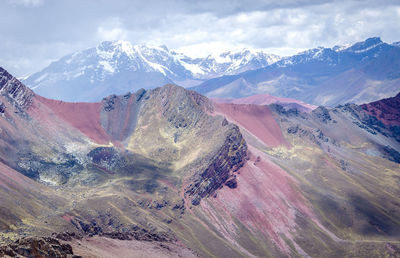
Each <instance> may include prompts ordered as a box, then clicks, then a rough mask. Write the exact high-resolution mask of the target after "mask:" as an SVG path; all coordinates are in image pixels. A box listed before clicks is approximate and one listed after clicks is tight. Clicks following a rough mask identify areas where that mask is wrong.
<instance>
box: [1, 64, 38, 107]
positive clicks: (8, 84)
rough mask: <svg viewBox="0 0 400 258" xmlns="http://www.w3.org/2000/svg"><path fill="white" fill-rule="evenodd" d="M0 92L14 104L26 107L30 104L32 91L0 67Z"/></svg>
mask: <svg viewBox="0 0 400 258" xmlns="http://www.w3.org/2000/svg"><path fill="white" fill-rule="evenodd" d="M0 94H1V95H3V96H7V97H8V98H9V99H10V100H11V101H12V102H13V103H14V105H15V106H18V107H19V108H21V109H26V108H28V107H29V106H30V105H31V104H32V99H33V96H34V93H33V92H32V91H31V90H30V89H29V88H27V87H25V86H24V85H23V84H22V83H21V82H20V81H18V80H17V79H16V78H15V77H13V76H12V75H11V74H9V73H8V72H7V71H6V70H4V69H3V68H1V67H0Z"/></svg>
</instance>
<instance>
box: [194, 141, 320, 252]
mask: <svg viewBox="0 0 400 258" xmlns="http://www.w3.org/2000/svg"><path fill="white" fill-rule="evenodd" d="M249 150H250V152H251V153H252V155H251V158H250V160H249V161H248V162H247V163H246V165H245V166H244V167H243V168H242V169H241V170H240V174H239V175H238V176H237V181H238V185H237V188H235V189H230V188H228V187H224V188H222V189H221V190H219V191H218V195H217V197H216V198H209V199H207V201H206V202H202V203H201V207H202V210H203V211H204V213H205V214H206V215H207V217H209V218H210V220H211V222H212V224H213V225H215V226H216V227H217V228H218V229H219V230H220V231H221V233H222V234H223V235H224V237H225V238H226V239H227V240H229V241H230V242H231V243H232V244H235V239H236V238H237V235H235V234H236V233H235V232H238V227H236V226H235V223H234V220H233V219H232V218H236V219H238V220H239V221H240V222H241V223H242V224H243V225H245V226H246V227H247V228H248V229H249V230H250V231H252V232H253V233H255V234H257V232H259V233H262V234H264V235H265V236H266V237H267V238H268V239H271V240H272V242H273V243H274V244H275V245H276V246H277V247H278V248H279V249H280V250H281V251H283V252H286V253H289V249H290V248H289V246H288V245H287V243H285V241H284V238H282V235H284V236H285V237H286V238H288V239H293V234H294V232H295V228H296V221H295V220H296V216H298V215H300V214H301V215H300V216H302V217H307V218H309V219H311V220H314V221H316V219H315V216H314V214H313V212H312V210H311V209H310V208H309V207H308V203H307V201H306V200H305V198H304V197H303V196H302V194H301V193H300V192H299V191H298V190H297V189H296V187H295V185H296V181H295V179H293V178H292V177H291V176H290V175H289V174H288V173H287V172H286V171H284V170H283V169H281V168H280V167H279V166H277V165H275V164H274V163H273V162H272V161H270V160H269V159H268V157H267V155H265V154H264V153H263V152H261V151H259V150H257V149H255V148H254V147H251V146H250V147H249ZM215 214H220V215H221V214H223V216H222V217H221V216H216V215H215ZM221 218H223V219H221ZM293 243H294V242H293ZM295 248H296V250H297V252H299V253H302V252H303V251H302V250H301V248H300V247H299V246H295Z"/></svg>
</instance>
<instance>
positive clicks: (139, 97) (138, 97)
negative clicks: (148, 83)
mask: <svg viewBox="0 0 400 258" xmlns="http://www.w3.org/2000/svg"><path fill="white" fill-rule="evenodd" d="M144 94H146V90H145V89H143V88H142V89H139V90H138V91H137V92H136V102H138V101H140V100H141V99H142V97H143V96H144Z"/></svg>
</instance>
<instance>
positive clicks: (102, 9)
mask: <svg viewBox="0 0 400 258" xmlns="http://www.w3.org/2000/svg"><path fill="white" fill-rule="evenodd" d="M0 1H1V0H0ZM6 1H8V3H13V4H8V5H7V4H6V5H2V6H1V8H2V15H1V16H0V24H3V25H4V26H1V27H0V35H7V36H4V37H2V40H1V41H0V53H2V63H0V66H1V65H4V64H7V67H5V68H8V67H10V69H11V70H12V71H11V72H13V73H15V74H16V75H17V76H20V75H21V74H26V73H31V72H34V71H36V70H37V68H38V64H40V65H39V66H40V67H41V66H42V65H43V64H44V62H47V61H48V60H54V59H58V58H60V57H61V56H63V55H65V54H68V53H70V52H73V51H76V50H80V49H84V48H88V47H93V46H95V45H97V44H98V43H99V42H101V41H104V40H116V39H125V40H129V41H131V42H132V43H133V44H143V43H144V44H146V43H147V44H153V45H161V44H165V45H167V46H168V47H169V48H170V49H176V50H179V51H183V52H184V53H186V54H188V55H191V56H205V55H207V54H212V53H216V52H219V51H225V50H228V49H237V48H243V47H250V48H258V49H259V48H261V49H266V50H268V51H271V52H273V53H276V54H279V55H290V54H294V53H296V52H299V51H303V50H305V49H308V48H313V47H318V46H327V47H331V46H334V45H337V44H346V43H355V42H356V41H360V40H364V39H366V38H368V37H373V36H380V37H382V39H383V40H384V41H387V42H393V41H399V40H400V30H399V29H398V24H400V2H399V1H398V0H363V1H359V0H336V1H324V0H321V1H318V0H314V1H305V0H304V1H303V0H281V1H272V0H271V1H269V0H254V1H233V2H232V1H231V0H220V1H214V0H203V1H183V0H175V1H163V0H147V1H145V2H143V1H135V0H134V1H132V0H114V1H108V0H96V1H82V0H57V1H56V0H54V1H47V2H45V0H6ZM0 5H1V4H0ZM28 6H30V7H34V6H40V8H35V9H32V8H26V7H28ZM3 7H4V8H3ZM11 21H12V22H11ZM21 60H28V62H25V61H24V62H23V65H21V64H18V63H17V62H20V61H21Z"/></svg>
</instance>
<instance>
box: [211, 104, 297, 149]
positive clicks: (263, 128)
mask: <svg viewBox="0 0 400 258" xmlns="http://www.w3.org/2000/svg"><path fill="white" fill-rule="evenodd" d="M214 107H215V112H216V113H218V114H221V115H224V116H225V117H226V118H227V119H228V120H230V121H232V122H233V123H236V124H238V125H240V126H241V127H243V128H245V129H246V130H247V131H248V132H250V133H251V134H252V135H254V136H255V137H257V138H258V139H259V140H260V141H261V142H263V143H264V144H265V145H267V146H269V147H276V146H280V145H285V146H289V145H288V143H287V142H286V140H285V138H284V137H283V135H282V131H281V128H280V127H279V125H278V124H277V122H276V121H275V118H274V117H273V115H272V113H271V110H270V109H269V107H268V106H260V105H250V104H225V103H218V102H215V103H214Z"/></svg>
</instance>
